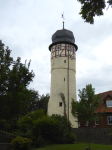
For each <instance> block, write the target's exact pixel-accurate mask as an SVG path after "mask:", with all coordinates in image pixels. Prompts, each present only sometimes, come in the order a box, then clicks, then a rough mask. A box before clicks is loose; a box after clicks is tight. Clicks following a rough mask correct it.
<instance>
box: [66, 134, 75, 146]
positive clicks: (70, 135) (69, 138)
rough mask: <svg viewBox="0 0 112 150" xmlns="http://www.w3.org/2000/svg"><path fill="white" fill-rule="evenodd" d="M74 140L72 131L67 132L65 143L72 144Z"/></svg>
mask: <svg viewBox="0 0 112 150" xmlns="http://www.w3.org/2000/svg"><path fill="white" fill-rule="evenodd" d="M75 141H76V136H75V135H74V134H73V133H69V134H67V135H66V143H67V144H72V143H74V142H75Z"/></svg>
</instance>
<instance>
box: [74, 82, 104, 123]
mask: <svg viewBox="0 0 112 150" xmlns="http://www.w3.org/2000/svg"><path fill="white" fill-rule="evenodd" d="M78 96H79V98H80V99H79V102H78V101H76V102H75V101H74V100H72V114H73V116H74V117H77V118H78V119H79V120H82V121H86V120H88V121H89V124H90V122H91V121H94V120H95V118H96V117H97V118H100V117H101V115H100V114H98V113H95V110H96V109H98V108H100V107H101V106H102V100H101V95H100V94H99V95H97V96H96V95H95V89H94V88H92V85H91V84H88V85H86V88H83V89H82V91H81V90H79V94H78Z"/></svg>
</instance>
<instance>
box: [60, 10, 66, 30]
mask: <svg viewBox="0 0 112 150" xmlns="http://www.w3.org/2000/svg"><path fill="white" fill-rule="evenodd" d="M61 18H63V29H64V20H65V18H64V12H63V14H62V16H61Z"/></svg>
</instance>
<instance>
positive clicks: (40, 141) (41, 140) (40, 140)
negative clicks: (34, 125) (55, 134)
mask: <svg viewBox="0 0 112 150" xmlns="http://www.w3.org/2000/svg"><path fill="white" fill-rule="evenodd" d="M35 146H36V147H43V146H45V140H44V138H43V137H42V136H39V137H38V138H37V140H36V141H35Z"/></svg>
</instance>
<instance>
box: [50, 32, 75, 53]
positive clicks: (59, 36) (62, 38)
mask: <svg viewBox="0 0 112 150" xmlns="http://www.w3.org/2000/svg"><path fill="white" fill-rule="evenodd" d="M59 43H68V44H71V45H73V46H75V48H76V50H77V49H78V47H77V45H76V44H75V38H74V35H73V32H71V31H69V30H67V29H62V30H57V31H56V32H55V33H54V34H53V35H52V44H51V45H50V46H49V50H50V51H51V47H52V46H53V45H55V44H59Z"/></svg>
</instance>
